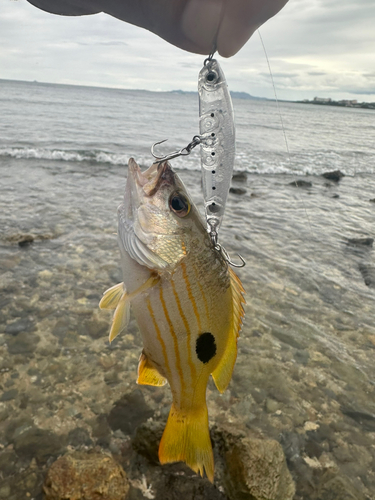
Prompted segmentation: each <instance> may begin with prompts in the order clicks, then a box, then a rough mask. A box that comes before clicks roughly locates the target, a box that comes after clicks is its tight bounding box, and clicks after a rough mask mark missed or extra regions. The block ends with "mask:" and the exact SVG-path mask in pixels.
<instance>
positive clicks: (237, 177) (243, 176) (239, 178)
mask: <svg viewBox="0 0 375 500" xmlns="http://www.w3.org/2000/svg"><path fill="white" fill-rule="evenodd" d="M232 180H233V181H236V182H246V181H247V172H237V173H235V174H233V175H232Z"/></svg>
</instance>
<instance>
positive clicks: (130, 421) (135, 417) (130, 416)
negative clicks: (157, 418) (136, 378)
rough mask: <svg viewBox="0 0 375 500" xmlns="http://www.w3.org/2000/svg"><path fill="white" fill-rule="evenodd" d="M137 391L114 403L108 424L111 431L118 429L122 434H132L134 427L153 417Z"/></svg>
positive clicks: (141, 395)
mask: <svg viewBox="0 0 375 500" xmlns="http://www.w3.org/2000/svg"><path fill="white" fill-rule="evenodd" d="M153 413H154V412H153V410H151V409H150V408H149V407H148V406H147V404H146V402H145V399H144V396H143V394H142V392H141V391H140V390H139V389H136V390H134V391H133V392H131V393H129V394H125V395H124V396H123V397H122V398H121V399H119V400H118V401H116V403H115V405H114V407H113V408H112V410H111V412H110V414H109V415H108V423H109V425H110V427H111V429H112V430H114V431H116V430H117V429H120V430H121V431H122V432H123V433H124V434H132V433H133V432H134V430H135V429H136V427H138V426H139V425H140V424H141V423H142V422H144V421H145V420H147V419H148V418H150V417H151V416H152V415H153Z"/></svg>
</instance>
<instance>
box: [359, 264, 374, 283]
mask: <svg viewBox="0 0 375 500" xmlns="http://www.w3.org/2000/svg"><path fill="white" fill-rule="evenodd" d="M358 268H359V270H360V272H361V274H362V277H363V280H364V282H365V285H367V286H369V287H370V288H375V267H372V266H369V265H366V264H362V263H360V264H358Z"/></svg>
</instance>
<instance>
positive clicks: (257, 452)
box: [218, 430, 296, 500]
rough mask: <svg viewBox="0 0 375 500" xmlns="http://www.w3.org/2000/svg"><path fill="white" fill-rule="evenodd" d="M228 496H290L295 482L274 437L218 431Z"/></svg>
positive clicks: (272, 499)
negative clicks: (221, 444) (221, 445)
mask: <svg viewBox="0 0 375 500" xmlns="http://www.w3.org/2000/svg"><path fill="white" fill-rule="evenodd" d="M218 433H219V435H221V439H222V443H223V444H224V446H223V453H224V460H225V469H224V487H225V492H226V494H227V495H228V497H229V498H230V500H238V499H241V500H292V498H293V497H294V494H295V491H296V489H295V485H294V481H293V479H292V476H291V474H290V472H289V470H288V467H287V465H286V459H285V455H284V452H283V449H282V447H281V445H280V444H279V443H278V442H277V441H275V440H273V439H262V438H258V437H254V436H251V435H247V436H245V435H240V434H234V433H232V432H228V431H226V430H225V431H220V430H219V431H218Z"/></svg>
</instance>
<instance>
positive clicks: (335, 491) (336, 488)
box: [318, 474, 368, 500]
mask: <svg viewBox="0 0 375 500" xmlns="http://www.w3.org/2000/svg"><path fill="white" fill-rule="evenodd" d="M327 476H328V477H329V474H327ZM318 495H319V496H318V498H319V500H365V497H364V495H362V494H361V493H360V492H359V491H358V489H357V488H355V487H354V486H353V485H352V484H351V482H350V479H348V478H346V477H342V476H339V475H337V476H335V477H333V478H332V479H329V480H328V481H324V478H323V481H322V485H321V486H320V488H319V493H318ZM367 499H368V497H367Z"/></svg>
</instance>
